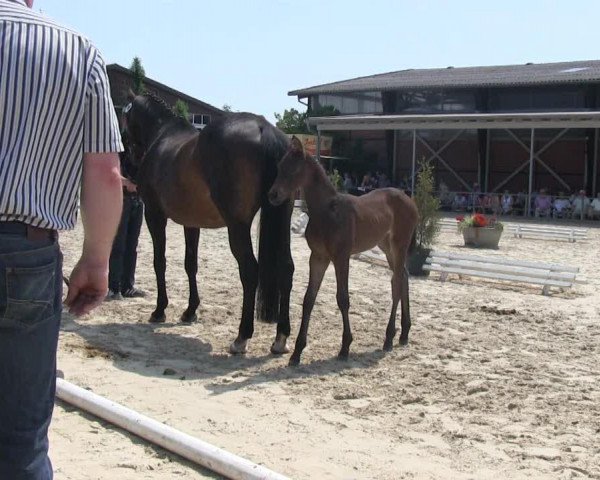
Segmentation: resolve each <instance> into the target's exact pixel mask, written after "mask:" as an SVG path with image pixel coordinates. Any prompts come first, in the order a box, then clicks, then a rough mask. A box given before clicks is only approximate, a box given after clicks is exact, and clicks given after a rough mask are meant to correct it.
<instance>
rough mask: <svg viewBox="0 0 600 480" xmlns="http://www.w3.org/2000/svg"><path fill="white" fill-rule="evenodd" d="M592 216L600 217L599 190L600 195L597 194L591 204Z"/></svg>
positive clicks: (594, 217)
mask: <svg viewBox="0 0 600 480" xmlns="http://www.w3.org/2000/svg"><path fill="white" fill-rule="evenodd" d="M590 218H592V219H597V218H600V192H598V195H596V198H594V200H592V203H591V205H590Z"/></svg>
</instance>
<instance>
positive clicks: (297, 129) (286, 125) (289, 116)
mask: <svg viewBox="0 0 600 480" xmlns="http://www.w3.org/2000/svg"><path fill="white" fill-rule="evenodd" d="M306 118H307V114H306V112H304V113H300V112H299V111H298V110H296V109H295V108H291V109H289V110H284V112H283V115H281V114H279V113H276V114H275V119H276V120H277V122H276V124H275V125H276V126H277V128H279V130H281V131H283V132H285V133H297V134H301V133H310V130H309V129H308V126H307V125H306Z"/></svg>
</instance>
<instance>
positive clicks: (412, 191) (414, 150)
mask: <svg viewBox="0 0 600 480" xmlns="http://www.w3.org/2000/svg"><path fill="white" fill-rule="evenodd" d="M412 143H413V145H412V147H413V148H412V175H411V177H410V178H411V180H410V196H411V197H412V196H414V194H415V170H416V166H417V131H416V130H413V142H412Z"/></svg>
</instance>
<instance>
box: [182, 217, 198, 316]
mask: <svg viewBox="0 0 600 480" xmlns="http://www.w3.org/2000/svg"><path fill="white" fill-rule="evenodd" d="M183 231H184V234H185V273H187V276H188V280H189V284H190V298H189V300H188V308H187V310H186V311H185V312H183V314H182V315H181V321H182V322H184V323H192V322H195V321H196V320H198V316H197V315H196V310H197V308H198V305H200V296H199V295H198V283H197V282H196V273H198V241H199V239H200V229H199V228H191V227H184V229H183Z"/></svg>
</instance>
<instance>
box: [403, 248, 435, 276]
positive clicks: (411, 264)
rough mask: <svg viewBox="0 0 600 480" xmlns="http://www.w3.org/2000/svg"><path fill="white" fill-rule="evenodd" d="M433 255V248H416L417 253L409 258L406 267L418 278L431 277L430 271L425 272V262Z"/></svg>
mask: <svg viewBox="0 0 600 480" xmlns="http://www.w3.org/2000/svg"><path fill="white" fill-rule="evenodd" d="M430 253H431V248H418V247H417V248H415V251H414V252H412V253H411V254H410V255H409V256H408V261H407V262H406V265H407V267H408V273H410V274H411V275H413V276H416V277H426V276H428V275H429V270H423V265H425V260H427V257H428V256H429V254H430Z"/></svg>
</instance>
